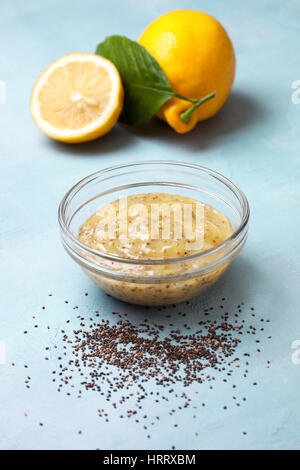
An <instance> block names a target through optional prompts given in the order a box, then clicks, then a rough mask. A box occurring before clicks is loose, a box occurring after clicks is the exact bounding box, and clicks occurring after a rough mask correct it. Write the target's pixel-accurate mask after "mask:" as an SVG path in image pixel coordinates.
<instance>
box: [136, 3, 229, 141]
mask: <svg viewBox="0 0 300 470" xmlns="http://www.w3.org/2000/svg"><path fill="white" fill-rule="evenodd" d="M138 42H139V43H140V44H142V45H143V46H144V47H145V48H146V49H147V50H148V52H150V54H151V55H152V56H153V57H155V58H156V60H157V61H158V63H159V64H160V66H161V67H162V69H163V70H164V72H165V74H166V76H167V78H168V80H169V82H170V84H171V86H172V88H173V91H174V92H175V93H177V94H180V95H182V96H185V97H187V98H193V99H200V98H203V97H205V96H207V95H208V94H210V93H211V92H214V91H215V92H216V96H215V97H214V98H213V99H210V100H209V101H207V102H205V103H204V104H202V105H201V106H200V107H199V108H198V109H196V110H195V111H194V112H193V113H192V114H191V115H190V119H189V121H188V122H184V121H183V120H182V118H181V117H180V114H181V113H182V112H183V111H185V110H187V109H188V108H190V107H191V103H189V102H188V101H185V100H182V99H178V98H172V99H171V100H169V101H168V102H167V103H166V104H165V105H164V106H163V107H162V108H161V109H160V110H159V112H158V114H157V115H158V117H160V118H161V119H164V120H165V121H167V122H168V124H169V125H170V126H171V127H173V128H174V129H175V131H177V132H179V133H185V132H188V131H190V130H191V129H193V127H195V125H196V124H197V122H198V121H203V120H204V119H208V118H210V117H211V116H213V115H214V114H216V113H217V112H218V111H219V110H220V108H221V107H222V106H223V104H224V103H225V101H226V99H227V97H228V95H229V93H230V90H231V87H232V84H233V81H234V75H235V64H236V62H235V54H234V49H233V46H232V43H231V41H230V39H229V36H228V34H227V32H226V31H225V29H224V28H223V26H222V25H221V24H220V23H219V22H218V21H217V20H216V19H215V18H213V17H212V16H210V15H208V14H206V13H203V12H200V11H196V10H177V11H171V12H170V13H167V14H165V15H163V16H161V17H159V18H157V19H156V20H155V21H153V23H151V24H150V25H149V26H148V27H147V28H146V30H145V31H144V32H143V34H142V35H141V37H140V38H139V40H138Z"/></svg>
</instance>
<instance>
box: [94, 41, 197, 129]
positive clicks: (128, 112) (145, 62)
mask: <svg viewBox="0 0 300 470" xmlns="http://www.w3.org/2000/svg"><path fill="white" fill-rule="evenodd" d="M96 54H99V55H101V56H103V57H106V58H107V59H109V60H110V61H111V62H113V63H114V64H115V66H116V67H117V69H118V70H119V73H120V75H121V78H122V82H123V85H124V89H125V101H124V108H123V111H122V114H121V116H120V121H122V122H124V123H126V124H141V123H143V122H146V121H149V119H151V118H152V116H153V115H154V114H155V113H156V112H157V111H158V110H159V109H160V108H161V107H162V106H163V105H164V104H165V103H166V102H167V101H168V100H169V99H170V98H172V97H173V96H177V95H176V94H175V93H174V92H173V90H172V88H171V85H170V83H169V81H168V79H167V77H166V75H165V73H164V71H163V70H162V68H161V67H160V65H159V64H158V62H157V61H156V59H155V58H154V57H152V55H151V54H149V52H148V51H147V50H146V49H145V48H144V47H143V46H141V45H140V44H138V43H137V42H135V41H131V40H130V39H128V38H126V37H125V36H109V37H107V38H106V39H105V41H104V42H102V43H101V44H99V45H98V47H97V49H96ZM191 101H192V100H191Z"/></svg>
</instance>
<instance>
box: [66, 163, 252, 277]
mask: <svg viewBox="0 0 300 470" xmlns="http://www.w3.org/2000/svg"><path fill="white" fill-rule="evenodd" d="M154 164H156V165H171V166H184V167H188V168H194V169H195V170H200V171H202V172H204V173H207V174H209V175H210V176H212V177H214V178H215V179H216V180H218V181H219V182H220V183H222V184H224V185H225V186H226V187H227V188H228V189H230V190H231V192H232V193H233V194H234V196H235V197H236V198H237V199H238V200H239V201H240V200H241V201H242V204H241V205H242V210H243V213H242V219H241V222H240V224H239V226H238V227H237V229H236V230H235V231H234V232H233V233H232V234H231V236H230V237H228V238H226V240H224V241H223V242H222V243H220V244H219V245H217V246H215V247H213V248H210V249H208V250H204V251H200V252H196V253H193V254H191V255H189V256H183V257H179V258H170V259H158V260H141V259H135V258H122V257H119V256H115V255H110V254H108V253H105V252H102V251H100V250H95V249H93V248H91V247H89V246H88V245H85V244H84V243H82V242H80V241H79V240H78V239H77V238H76V237H75V236H74V235H73V234H72V232H71V231H70V230H69V228H68V226H67V224H66V221H65V218H64V209H65V207H66V205H67V203H68V201H69V200H70V198H71V197H72V196H75V195H76V194H77V193H78V192H79V191H80V190H81V189H82V188H83V187H84V186H86V185H87V184H89V183H91V182H92V181H93V180H94V179H95V178H96V177H98V176H100V175H102V174H104V173H107V172H110V171H114V170H118V169H122V168H127V167H132V166H143V165H154ZM249 217H250V207H249V203H248V200H247V198H246V196H245V194H244V192H243V191H242V190H241V188H240V187H239V186H238V185H237V184H235V183H233V181H231V180H230V179H229V178H227V177H226V176H224V175H223V174H222V173H219V172H218V171H215V170H212V169H210V168H207V167H205V166H202V165H198V164H196V163H189V162H184V161H179V160H176V161H173V160H145V161H140V162H127V163H122V164H118V165H112V166H109V167H106V168H104V169H102V170H98V171H96V172H94V173H91V174H89V175H87V176H85V177H84V178H82V179H81V180H79V181H78V182H77V183H75V184H74V185H73V186H72V187H71V188H70V189H69V190H68V191H67V192H66V194H65V195H64V197H63V198H62V200H61V202H60V204H59V207H58V222H59V226H60V229H61V231H62V233H63V234H64V235H65V236H66V237H67V238H69V239H70V240H71V241H72V242H73V243H74V244H75V245H76V246H77V247H78V248H79V249H80V250H81V251H83V252H88V253H89V254H91V255H93V256H97V257H101V258H105V259H108V260H111V261H114V262H120V263H129V264H138V265H166V264H172V263H180V262H183V261H189V260H192V259H195V258H197V259H199V258H204V257H206V256H209V255H211V254H215V253H217V252H219V251H221V250H223V249H224V248H226V247H228V246H230V244H231V243H232V242H234V241H235V240H236V239H237V238H238V237H239V235H240V234H241V233H242V232H243V230H244V229H245V227H246V226H247V224H248V221H249ZM220 261H221V260H220ZM95 266H97V265H95ZM97 267H98V269H101V268H100V266H97ZM208 267H209V265H208V266H207V268H208Z"/></svg>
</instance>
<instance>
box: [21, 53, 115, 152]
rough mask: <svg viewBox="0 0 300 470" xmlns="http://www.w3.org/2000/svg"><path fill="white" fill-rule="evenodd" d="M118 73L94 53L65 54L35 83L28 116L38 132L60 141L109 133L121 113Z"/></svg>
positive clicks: (112, 66)
mask: <svg viewBox="0 0 300 470" xmlns="http://www.w3.org/2000/svg"><path fill="white" fill-rule="evenodd" d="M123 99H124V90H123V85H122V81H121V77H120V74H119V72H118V70H117V68H116V67H115V65H114V64H113V63H112V62H110V61H109V60H107V59H105V58H104V57H101V56H99V55H96V54H90V53H73V54H67V55H64V56H62V57H61V58H59V59H58V60H56V61H55V62H53V63H52V64H50V65H49V67H48V68H47V69H46V70H45V71H44V72H43V73H42V74H41V76H40V77H39V78H38V80H37V81H36V83H35V85H34V87H33V90H32V94H31V102H30V108H31V114H32V118H33V120H34V122H35V123H36V125H37V126H38V127H39V129H40V130H41V131H42V132H44V133H45V134H46V135H48V136H49V137H52V138H53V139H56V140H60V141H62V142H70V143H80V142H86V141H89V140H94V139H96V138H98V137H100V136H102V135H104V134H106V133H107V132H109V131H110V130H111V128H112V127H113V126H114V124H115V123H116V122H117V120H118V118H119V115H120V113H121V111H122V107H123Z"/></svg>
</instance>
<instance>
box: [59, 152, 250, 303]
mask: <svg viewBox="0 0 300 470" xmlns="http://www.w3.org/2000/svg"><path fill="white" fill-rule="evenodd" d="M141 193H168V194H176V195H180V196H186V197H190V198H193V199H195V200H198V201H201V202H203V203H205V204H209V205H211V206H213V207H214V208H215V209H217V210H218V211H220V212H221V213H222V214H224V215H225V216H226V217H228V219H229V220H230V222H231V226H232V229H233V234H232V235H231V237H230V238H228V239H227V240H225V241H224V242H223V243H221V244H220V245H218V246H217V247H215V248H213V249H210V250H206V251H203V252H200V253H199V252H198V253H195V254H192V255H190V256H186V257H184V258H172V259H170V260H163V259H162V260H155V261H149V260H139V259H136V260H133V259H126V258H119V257H117V256H113V255H108V254H106V253H103V252H100V251H98V250H94V249H92V248H90V247H89V246H87V245H84V244H82V243H81V242H79V240H78V239H77V237H78V231H79V227H80V226H81V225H82V224H83V223H84V222H85V220H86V219H87V218H88V217H90V216H91V215H92V214H93V213H95V212H96V211H97V210H98V209H99V207H100V206H102V205H104V204H108V203H111V202H113V201H115V200H116V199H119V198H121V197H126V196H129V195H132V194H141ZM58 218H59V225H60V230H61V237H62V243H63V246H64V248H65V249H66V251H67V253H69V255H70V256H71V258H73V259H74V261H76V263H78V264H79V265H80V266H81V267H82V268H83V270H84V271H85V272H86V273H87V275H88V276H89V277H90V278H91V279H93V281H95V282H96V284H98V285H99V286H100V287H101V288H102V289H103V290H104V291H105V292H107V293H108V294H110V295H111V296H113V297H116V298H118V299H120V300H123V301H125V302H129V303H133V304H140V305H167V304H174V303H177V302H181V301H184V300H187V299H189V298H191V297H194V296H196V295H198V294H199V293H201V292H203V291H204V290H206V289H207V288H208V287H209V286H211V285H212V284H213V283H214V282H216V281H217V279H219V277H220V276H221V275H222V274H223V273H224V271H225V270H226V269H227V267H228V266H229V264H230V263H231V261H232V260H233V258H234V257H235V256H236V255H237V254H238V253H239V252H240V250H241V249H242V247H243V246H244V244H245V242H246V239H247V232H248V221H249V205H248V201H247V199H246V197H245V195H244V193H243V192H242V191H241V190H240V189H239V188H238V186H236V185H235V184H234V183H232V182H231V181H230V180H229V179H227V178H225V177H224V176H223V175H221V174H220V173H217V172H216V171H213V170H210V169H208V168H205V167H202V166H200V165H193V164H190V163H184V162H177V161H148V162H147V161H145V162H139V163H126V164H124V165H118V166H113V167H110V168H106V169H104V170H101V171H98V172H96V173H93V174H92V175H89V176H87V177H86V178H84V179H82V180H81V181H79V182H78V183H77V184H75V185H74V186H73V187H72V188H71V189H70V190H69V191H68V192H67V194H66V195H65V196H64V198H63V199H62V201H61V203H60V206H59V211H58Z"/></svg>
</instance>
